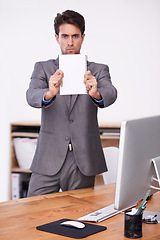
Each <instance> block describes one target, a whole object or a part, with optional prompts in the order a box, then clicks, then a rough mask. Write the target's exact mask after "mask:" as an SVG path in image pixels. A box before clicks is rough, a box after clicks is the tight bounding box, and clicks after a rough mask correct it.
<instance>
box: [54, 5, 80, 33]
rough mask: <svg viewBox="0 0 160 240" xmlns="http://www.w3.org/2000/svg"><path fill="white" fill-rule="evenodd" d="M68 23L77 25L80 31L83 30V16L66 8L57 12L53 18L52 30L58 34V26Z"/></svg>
mask: <svg viewBox="0 0 160 240" xmlns="http://www.w3.org/2000/svg"><path fill="white" fill-rule="evenodd" d="M64 23H68V24H73V25H75V26H77V27H78V28H79V29H80V30H81V33H82V34H83V33H84V31H85V20H84V17H83V16H82V15H81V14H80V13H78V12H75V11H73V10H66V11H64V12H63V13H62V14H61V13H57V16H56V17H55V19H54V30H55V33H56V34H57V35H59V26H60V25H62V24H64Z"/></svg>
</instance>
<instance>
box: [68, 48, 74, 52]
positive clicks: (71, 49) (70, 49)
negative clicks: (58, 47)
mask: <svg viewBox="0 0 160 240" xmlns="http://www.w3.org/2000/svg"><path fill="white" fill-rule="evenodd" d="M67 51H69V52H73V51H75V49H74V48H67Z"/></svg>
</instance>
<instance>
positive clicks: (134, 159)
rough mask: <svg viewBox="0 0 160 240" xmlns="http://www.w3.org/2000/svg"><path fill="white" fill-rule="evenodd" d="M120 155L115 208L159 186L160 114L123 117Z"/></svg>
mask: <svg viewBox="0 0 160 240" xmlns="http://www.w3.org/2000/svg"><path fill="white" fill-rule="evenodd" d="M118 158H119V159H118V169H117V181H116V191H115V209H118V210H122V209H126V208H129V207H130V206H133V205H134V204H136V203H137V202H138V201H140V200H141V199H143V198H144V196H145V194H146V192H147V191H148V190H149V189H151V193H150V194H153V193H155V192H156V191H158V190H160V116H155V117H148V118H143V119H136V120H128V121H123V122H122V124H121V132H120V144H119V157H118Z"/></svg>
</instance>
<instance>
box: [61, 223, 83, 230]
mask: <svg viewBox="0 0 160 240" xmlns="http://www.w3.org/2000/svg"><path fill="white" fill-rule="evenodd" d="M61 225H62V226H66V227H73V228H79V229H82V228H84V227H85V224H84V223H82V222H78V221H65V222H62V223H61Z"/></svg>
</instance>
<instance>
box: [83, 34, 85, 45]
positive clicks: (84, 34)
mask: <svg viewBox="0 0 160 240" xmlns="http://www.w3.org/2000/svg"><path fill="white" fill-rule="evenodd" d="M84 37H85V34H83V35H82V43H83V41H84Z"/></svg>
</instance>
